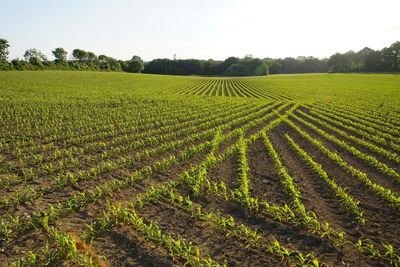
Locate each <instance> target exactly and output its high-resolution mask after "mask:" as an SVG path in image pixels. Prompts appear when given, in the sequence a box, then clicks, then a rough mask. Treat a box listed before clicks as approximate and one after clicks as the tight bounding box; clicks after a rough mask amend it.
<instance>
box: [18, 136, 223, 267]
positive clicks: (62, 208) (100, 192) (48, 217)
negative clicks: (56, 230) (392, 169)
mask: <svg viewBox="0 0 400 267" xmlns="http://www.w3.org/2000/svg"><path fill="white" fill-rule="evenodd" d="M229 138H230V137H227V136H226V135H224V136H223V135H222V134H221V129H219V130H217V132H216V134H215V138H214V139H213V141H212V142H207V145H206V146H202V147H201V148H200V150H202V151H194V148H193V151H192V152H189V153H181V154H180V158H181V159H182V160H185V159H188V158H189V156H194V155H195V154H197V153H201V152H204V151H205V150H212V151H215V150H216V149H217V147H218V145H219V143H221V142H223V141H225V140H227V139H229ZM173 159H175V157H173ZM162 162H163V163H162V166H163V167H162V168H160V167H156V166H161V165H160V164H157V162H156V163H155V164H154V165H153V167H144V168H142V170H141V172H135V173H134V174H132V176H131V177H128V178H126V179H124V181H120V180H117V179H114V181H113V182H106V183H105V184H103V185H102V186H97V187H96V188H95V189H94V190H90V191H86V192H84V194H80V195H74V197H73V198H70V200H69V201H68V204H66V205H62V204H61V203H59V205H57V206H56V207H53V206H50V208H49V211H48V212H44V213H43V212H42V213H39V214H44V215H45V216H43V217H41V218H39V216H36V219H35V220H34V221H35V222H37V226H35V227H39V226H40V225H43V224H44V225H48V224H49V222H53V221H55V220H56V219H58V218H60V216H63V215H65V214H67V213H69V212H72V211H77V210H80V209H81V208H83V207H84V206H85V205H86V204H88V203H94V202H96V201H97V200H99V199H101V198H102V197H103V196H104V195H107V196H109V197H110V196H112V194H113V193H114V192H117V191H119V190H121V189H122V188H124V187H127V186H132V185H134V184H136V183H137V182H138V181H140V180H142V179H145V178H146V177H149V176H150V175H151V174H152V173H153V171H155V170H156V169H157V170H159V171H160V170H166V169H167V168H168V166H171V165H172V164H174V163H176V162H177V161H176V160H172V161H168V160H164V161H162ZM176 185H177V182H176V181H169V182H167V183H164V184H162V185H160V186H158V187H156V188H154V187H151V188H150V189H149V190H148V191H147V192H145V193H144V194H142V195H143V197H142V199H143V200H146V199H147V200H148V201H150V200H151V199H154V196H157V195H159V194H160V192H163V191H165V190H167V189H168V188H171V187H175V186H176ZM139 199H140V197H139V198H137V202H135V203H136V204H137V206H140V205H144V202H143V201H140V200H139ZM97 222H98V224H97V225H94V224H91V225H90V226H89V227H88V229H89V230H88V232H87V233H86V234H85V235H84V240H88V241H90V240H91V239H92V238H94V236H95V235H96V234H99V233H101V232H103V231H106V230H107V229H108V226H109V224H108V222H109V217H108V216H106V217H105V219H104V220H103V219H99V220H98V221H97ZM96 229H97V230H96ZM57 255H58V254H57ZM35 257H36V258H43V256H42V257H37V256H35ZM27 259H28V258H27ZM20 261H21V262H25V261H26V259H25V258H23V259H21V260H20ZM20 261H19V262H20Z"/></svg>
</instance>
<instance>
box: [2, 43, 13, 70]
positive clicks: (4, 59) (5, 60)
mask: <svg viewBox="0 0 400 267" xmlns="http://www.w3.org/2000/svg"><path fill="white" fill-rule="evenodd" d="M9 47H10V45H9V44H8V41H7V40H6V39H0V70H9V69H12V65H10V63H8V48H9Z"/></svg>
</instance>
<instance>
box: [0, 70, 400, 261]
mask: <svg viewBox="0 0 400 267" xmlns="http://www.w3.org/2000/svg"><path fill="white" fill-rule="evenodd" d="M399 165H400V75H389V74H312V75H277V76H270V77H257V78H256V77H254V78H253V77H249V78H207V77H179V76H157V75H140V74H137V75H135V74H123V73H106V72H104V73H101V72H61V71H53V72H50V71H49V72H47V71H43V72H40V71H36V72H28V71H24V72H2V73H0V263H1V264H2V265H3V266H400V216H399V215H400V170H399Z"/></svg>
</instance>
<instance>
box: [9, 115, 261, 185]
mask: <svg viewBox="0 0 400 267" xmlns="http://www.w3.org/2000/svg"><path fill="white" fill-rule="evenodd" d="M252 112H254V110H253V109H251V110H249V111H247V110H245V111H242V112H238V113H233V114H232V113H230V114H228V113H226V115H228V116H225V117H224V116H222V117H218V116H215V117H213V118H210V119H209V120H204V118H203V117H201V118H199V119H198V120H192V121H190V124H188V125H182V126H185V127H183V128H181V127H180V126H179V125H178V127H161V128H159V129H157V130H156V131H149V132H147V131H143V132H141V133H138V134H135V135H133V136H132V139H131V138H128V139H127V140H123V141H121V143H120V142H118V141H115V142H114V141H111V144H107V143H104V142H103V141H100V142H96V143H91V144H89V147H85V146H83V147H81V150H80V152H81V153H82V154H84V156H86V157H87V158H88V160H90V165H93V164H94V163H96V162H93V156H90V155H88V152H90V151H93V152H94V153H97V152H98V150H99V149H100V150H102V151H103V152H102V153H101V154H100V157H99V159H100V158H101V159H104V158H110V157H111V156H113V155H116V154H125V153H128V152H129V150H133V149H138V148H140V147H143V146H145V145H146V146H149V145H156V144H159V143H160V142H162V141H164V140H168V139H172V138H174V137H177V136H181V135H185V134H188V133H190V131H196V128H201V127H203V128H206V127H207V126H208V125H212V124H213V123H212V122H221V123H222V122H224V121H225V120H230V119H231V118H236V117H240V116H242V115H244V114H249V113H252ZM183 124H185V123H183ZM177 128H181V130H180V131H177ZM154 136H160V138H154ZM116 139H117V138H116ZM135 139H136V140H135ZM114 140H115V139H114ZM146 141H147V142H146ZM127 144H128V145H127ZM113 145H114V146H113ZM111 146H113V147H111ZM71 158H72V159H75V161H77V159H76V158H74V157H72V155H71ZM67 159H68V158H67ZM80 159H81V160H80V161H81V162H82V160H83V161H84V158H83V159H82V155H81V157H80ZM21 161H22V160H21V159H20V161H19V162H18V165H17V167H16V166H15V167H13V166H10V163H8V167H7V168H8V169H9V171H18V170H19V169H20V168H21V167H20V166H21V165H24V164H22V163H21ZM63 162H65V158H62V159H61V160H60V161H56V162H54V163H53V162H50V163H48V164H42V165H39V166H37V164H38V163H33V164H34V165H35V168H34V170H37V171H39V173H38V174H41V175H42V174H44V175H46V174H52V175H54V174H56V172H57V168H56V167H57V165H60V164H61V166H64V165H65V164H62V163H63ZM78 162H79V161H78ZM82 163H84V162H82ZM82 163H81V164H82ZM75 167H76V166H75ZM30 169H32V167H30V168H22V172H23V174H24V173H25V172H28V170H30ZM28 173H29V174H30V175H34V174H33V171H29V172H28ZM24 176H25V175H24ZM24 180H26V177H25V178H24Z"/></svg>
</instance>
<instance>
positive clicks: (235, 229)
mask: <svg viewBox="0 0 400 267" xmlns="http://www.w3.org/2000/svg"><path fill="white" fill-rule="evenodd" d="M238 134H241V133H240V132H238ZM218 140H220V135H218V134H217V135H216V137H215V139H214V149H213V150H212V151H211V152H210V153H209V155H208V156H207V158H206V159H205V160H204V161H203V162H202V163H201V164H200V165H198V166H194V167H192V171H191V172H192V174H193V172H194V173H196V176H195V177H192V176H191V175H189V172H184V174H183V175H182V176H181V180H180V181H178V182H168V183H166V184H164V185H163V186H159V187H158V188H151V189H150V190H148V191H147V192H146V193H144V194H142V195H139V196H137V197H136V198H135V200H134V201H132V202H131V203H130V206H131V209H138V208H142V207H143V206H144V205H148V204H149V203H154V202H157V201H159V199H160V198H161V197H162V196H169V197H170V200H171V201H172V202H175V201H177V202H178V203H180V204H182V203H187V205H188V206H187V208H189V207H190V210H192V211H193V213H192V216H195V214H197V215H198V217H197V218H198V219H203V220H204V219H205V220H207V221H209V222H213V223H214V224H216V225H217V226H218V227H219V228H222V230H225V233H226V234H227V236H236V237H239V238H241V239H242V240H243V241H244V242H245V243H246V244H247V245H252V246H256V247H261V248H262V249H265V251H267V252H270V253H276V254H278V255H280V256H281V257H284V258H288V259H290V258H294V259H296V260H297V261H298V263H299V264H305V263H307V264H309V263H311V262H312V263H314V264H316V265H317V264H318V260H316V259H314V258H313V257H312V254H307V255H303V254H301V252H298V251H296V252H290V251H289V250H287V249H285V248H283V247H282V246H281V245H280V244H279V242H278V241H277V240H272V241H271V242H268V243H262V242H259V241H260V240H259V239H260V236H259V235H258V234H257V233H256V232H255V231H253V230H251V229H250V228H248V227H246V226H244V225H240V226H236V225H235V224H234V222H232V219H233V218H232V219H226V218H223V217H222V216H219V215H218V214H215V215H214V214H213V213H212V212H210V213H207V212H202V211H201V209H199V208H198V206H192V204H193V202H191V201H190V199H185V200H184V198H183V197H182V196H181V195H179V194H178V193H177V192H176V191H175V188H176V187H177V186H178V184H180V183H181V182H185V183H186V184H190V185H191V186H192V190H193V192H194V193H195V194H196V192H198V190H197V189H196V188H199V186H198V184H199V183H198V181H199V180H201V179H199V178H201V177H200V176H201V174H202V173H203V171H204V170H207V169H208V168H211V167H212V166H215V165H216V164H218V163H219V162H221V161H223V160H225V159H226V158H227V157H230V156H232V155H234V154H235V153H237V150H238V146H237V145H235V144H234V145H232V146H231V147H230V148H228V149H226V150H225V152H224V153H223V154H222V155H220V156H219V157H218V158H216V157H215V156H214V155H213V153H214V151H215V150H216V149H217V146H218V143H220V142H219V141H218ZM202 182H204V180H202ZM206 187H207V186H206ZM200 188H201V186H200ZM225 190H226V187H225ZM174 192H175V193H174ZM104 221H106V220H105V219H97V220H96V222H95V223H93V224H91V226H90V227H89V231H88V232H87V234H85V237H86V238H85V239H86V240H93V238H94V237H95V236H97V235H99V234H100V233H102V232H104V231H106V230H107V227H106V226H105V223H104ZM232 223H233V224H232ZM229 225H231V227H227V226H229ZM310 266H311V265H310Z"/></svg>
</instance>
